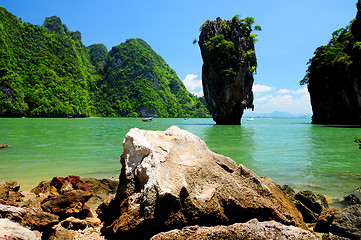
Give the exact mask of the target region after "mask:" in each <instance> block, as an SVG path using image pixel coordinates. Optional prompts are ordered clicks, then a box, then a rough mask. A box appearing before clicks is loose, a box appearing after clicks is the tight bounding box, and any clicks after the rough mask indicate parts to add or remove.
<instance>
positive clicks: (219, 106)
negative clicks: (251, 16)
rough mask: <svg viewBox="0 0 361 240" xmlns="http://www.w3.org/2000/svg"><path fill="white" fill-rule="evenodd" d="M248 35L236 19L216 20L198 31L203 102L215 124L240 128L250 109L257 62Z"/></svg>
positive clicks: (248, 27) (248, 32)
mask: <svg viewBox="0 0 361 240" xmlns="http://www.w3.org/2000/svg"><path fill="white" fill-rule="evenodd" d="M250 32H251V30H250V26H247V25H246V24H245V23H243V22H241V21H240V20H239V19H238V18H234V19H232V21H222V19H220V18H217V20H216V21H207V22H206V23H205V24H204V25H203V26H202V27H201V33H200V36H199V41H198V44H199V46H200V49H201V54H202V58H203V67H202V84H203V91H204V98H205V100H206V103H207V105H208V108H209V110H210V112H211V113H212V116H213V120H214V121H215V122H216V123H217V124H235V125H239V124H240V122H241V117H242V115H243V111H244V109H245V108H252V109H253V92H252V85H253V81H254V80H253V71H254V70H255V68H256V66H257V59H256V55H255V49H254V43H253V38H252V37H250Z"/></svg>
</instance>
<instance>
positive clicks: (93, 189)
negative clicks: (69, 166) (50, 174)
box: [31, 175, 119, 214]
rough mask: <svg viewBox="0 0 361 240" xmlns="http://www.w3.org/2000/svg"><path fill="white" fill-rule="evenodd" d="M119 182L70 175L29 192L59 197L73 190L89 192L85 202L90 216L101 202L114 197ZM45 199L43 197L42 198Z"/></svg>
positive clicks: (55, 179) (43, 182) (40, 185)
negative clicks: (88, 197)
mask: <svg viewBox="0 0 361 240" xmlns="http://www.w3.org/2000/svg"><path fill="white" fill-rule="evenodd" d="M118 183H119V181H115V180H111V179H95V178H80V177H79V176H74V175H70V176H68V177H65V178H64V177H54V178H53V179H52V180H51V181H50V182H46V181H42V182H40V183H39V185H38V186H37V187H35V188H33V189H32V190H31V192H32V193H35V194H36V195H39V196H49V195H60V194H64V193H66V192H69V191H71V190H74V189H80V190H84V191H89V192H90V193H92V197H91V198H90V199H89V200H88V201H87V202H86V206H88V207H89V208H90V210H91V211H92V214H95V211H96V209H97V208H98V207H99V205H100V204H102V203H103V202H109V201H110V200H109V199H111V198H113V197H114V195H115V193H116V190H117V187H118ZM44 198H45V197H44Z"/></svg>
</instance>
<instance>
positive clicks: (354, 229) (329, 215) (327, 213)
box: [314, 204, 361, 239]
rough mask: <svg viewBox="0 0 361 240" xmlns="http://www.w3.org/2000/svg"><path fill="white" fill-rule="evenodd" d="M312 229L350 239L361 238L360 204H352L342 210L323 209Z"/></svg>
mask: <svg viewBox="0 0 361 240" xmlns="http://www.w3.org/2000/svg"><path fill="white" fill-rule="evenodd" d="M314 230H315V231H317V232H325V233H332V234H335V235H337V236H340V237H345V238H350V239H361V204H357V205H352V206H350V207H347V208H345V209H343V210H342V211H339V210H336V209H326V210H324V211H323V212H322V214H321V216H320V218H319V220H318V221H317V223H316V226H315V228H314Z"/></svg>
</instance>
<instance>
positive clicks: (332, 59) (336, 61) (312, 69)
mask: <svg viewBox="0 0 361 240" xmlns="http://www.w3.org/2000/svg"><path fill="white" fill-rule="evenodd" d="M351 37H352V35H351V27H350V26H347V27H346V28H341V29H339V30H337V31H334V32H333V33H332V39H331V40H330V42H329V43H328V44H327V45H325V46H320V47H318V48H317V49H316V51H315V56H314V57H313V58H312V59H310V61H309V62H308V65H309V66H308V69H307V72H306V76H305V77H304V78H303V79H302V80H301V82H300V84H301V85H304V84H309V83H310V81H312V80H315V81H317V79H325V80H326V79H329V81H332V80H335V79H338V78H342V77H343V76H344V75H345V74H347V72H348V71H357V70H358V69H355V67H356V66H354V61H355V60H356V62H357V60H358V61H359V60H360V59H354V58H355V57H356V58H358V57H360V56H361V55H360V53H358V52H359V51H360V46H361V42H355V43H354V44H353V46H350V40H351Z"/></svg>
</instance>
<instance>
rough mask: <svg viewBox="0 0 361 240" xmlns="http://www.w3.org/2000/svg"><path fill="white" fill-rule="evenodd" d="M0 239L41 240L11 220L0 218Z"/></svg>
mask: <svg viewBox="0 0 361 240" xmlns="http://www.w3.org/2000/svg"><path fill="white" fill-rule="evenodd" d="M0 239H3V240H40V238H38V237H37V236H36V235H35V233H33V232H32V231H30V230H29V229H27V228H24V227H22V226H20V225H19V224H17V223H14V222H12V221H10V220H9V219H1V218H0Z"/></svg>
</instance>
